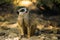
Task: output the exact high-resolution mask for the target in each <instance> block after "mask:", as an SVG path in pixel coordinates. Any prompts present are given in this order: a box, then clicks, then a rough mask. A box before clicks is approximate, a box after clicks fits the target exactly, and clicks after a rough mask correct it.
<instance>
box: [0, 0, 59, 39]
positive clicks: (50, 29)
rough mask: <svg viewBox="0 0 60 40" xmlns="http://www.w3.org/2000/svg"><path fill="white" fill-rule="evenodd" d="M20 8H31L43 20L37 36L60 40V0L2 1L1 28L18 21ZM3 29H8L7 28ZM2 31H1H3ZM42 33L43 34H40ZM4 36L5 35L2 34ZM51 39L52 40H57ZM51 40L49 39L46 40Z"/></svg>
mask: <svg viewBox="0 0 60 40" xmlns="http://www.w3.org/2000/svg"><path fill="white" fill-rule="evenodd" d="M20 6H25V7H27V8H29V9H30V10H33V11H31V13H36V14H37V15H38V16H40V17H41V18H42V19H40V20H41V21H42V24H41V25H40V26H38V28H39V30H38V29H36V32H35V34H37V35H41V36H44V35H45V34H46V36H47V37H48V36H50V37H52V36H53V38H54V37H55V38H56V40H60V0H0V26H1V27H2V26H3V27H4V26H6V25H9V24H14V23H16V21H17V17H18V14H17V13H16V12H17V9H18V8H19V7H20ZM3 27H2V28H1V29H4V30H5V29H8V28H6V27H4V28H3ZM1 29H0V31H1ZM40 32H41V33H40ZM2 35H4V34H3V33H2ZM53 38H51V39H50V40H55V39H53ZM46 40H49V39H46Z"/></svg>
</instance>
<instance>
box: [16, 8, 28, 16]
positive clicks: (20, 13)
mask: <svg viewBox="0 0 60 40" xmlns="http://www.w3.org/2000/svg"><path fill="white" fill-rule="evenodd" d="M17 13H18V14H19V15H24V14H26V13H28V9H27V8H26V7H20V8H19V9H18V10H17Z"/></svg>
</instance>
